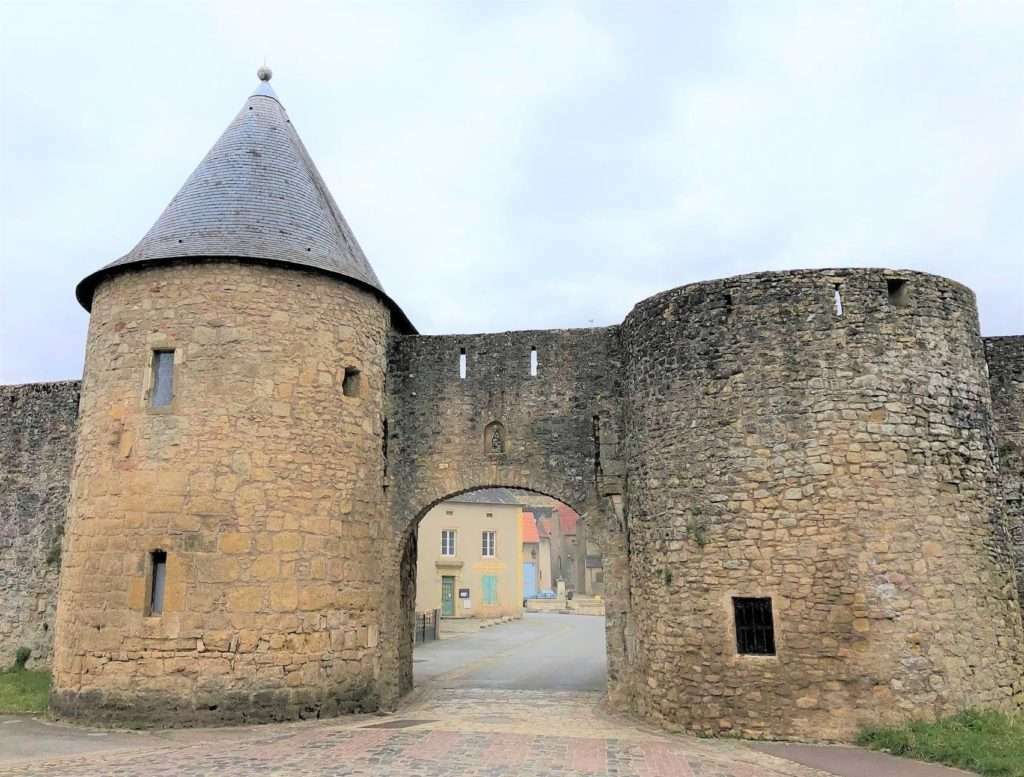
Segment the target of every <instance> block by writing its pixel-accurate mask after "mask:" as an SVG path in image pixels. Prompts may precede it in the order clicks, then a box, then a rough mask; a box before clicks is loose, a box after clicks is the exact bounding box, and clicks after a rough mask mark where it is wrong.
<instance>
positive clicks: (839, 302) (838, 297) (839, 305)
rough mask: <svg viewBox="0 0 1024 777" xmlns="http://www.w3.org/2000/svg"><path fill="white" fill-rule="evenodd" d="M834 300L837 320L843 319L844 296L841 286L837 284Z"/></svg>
mask: <svg viewBox="0 0 1024 777" xmlns="http://www.w3.org/2000/svg"><path fill="white" fill-rule="evenodd" d="M832 299H833V301H834V302H835V306H836V318H842V317H843V295H842V293H841V292H840V289H839V284H838V283H837V284H836V287H835V289H834V290H833V292H832Z"/></svg>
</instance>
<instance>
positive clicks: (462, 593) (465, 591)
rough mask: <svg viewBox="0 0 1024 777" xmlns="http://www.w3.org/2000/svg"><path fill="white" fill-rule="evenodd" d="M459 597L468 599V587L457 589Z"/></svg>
mask: <svg viewBox="0 0 1024 777" xmlns="http://www.w3.org/2000/svg"><path fill="white" fill-rule="evenodd" d="M459 598H460V599H468V598H469V589H468V588H460V589H459Z"/></svg>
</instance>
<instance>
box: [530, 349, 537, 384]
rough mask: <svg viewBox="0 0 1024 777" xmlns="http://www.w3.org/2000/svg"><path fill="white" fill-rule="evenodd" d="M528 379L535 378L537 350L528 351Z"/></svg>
mask: <svg viewBox="0 0 1024 777" xmlns="http://www.w3.org/2000/svg"><path fill="white" fill-rule="evenodd" d="M530 377H531V378H535V377H537V349H536V348H531V349H530Z"/></svg>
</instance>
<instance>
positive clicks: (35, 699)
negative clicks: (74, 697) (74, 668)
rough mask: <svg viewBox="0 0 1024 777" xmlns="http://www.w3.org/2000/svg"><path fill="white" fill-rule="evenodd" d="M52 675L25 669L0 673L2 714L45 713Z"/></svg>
mask: <svg viewBox="0 0 1024 777" xmlns="http://www.w3.org/2000/svg"><path fill="white" fill-rule="evenodd" d="M49 693H50V673H49V672H47V671H43V670H39V671H36V670H31V669H23V670H21V671H18V670H13V669H12V670H8V671H5V672H0V712H45V711H46V698H47V696H48V695H49Z"/></svg>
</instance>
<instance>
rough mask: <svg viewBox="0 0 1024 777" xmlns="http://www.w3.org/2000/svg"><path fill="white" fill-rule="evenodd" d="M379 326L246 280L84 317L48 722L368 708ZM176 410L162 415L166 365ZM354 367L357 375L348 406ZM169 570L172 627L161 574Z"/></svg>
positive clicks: (247, 274)
mask: <svg viewBox="0 0 1024 777" xmlns="http://www.w3.org/2000/svg"><path fill="white" fill-rule="evenodd" d="M388 331H389V312H388V309H387V307H386V306H385V305H384V304H383V303H382V302H381V301H380V300H379V298H378V297H377V296H375V295H374V294H372V293H371V292H366V291H363V290H361V289H358V288H356V287H355V286H353V285H351V284H347V283H344V282H338V281H337V280H335V279H332V278H330V277H329V276H326V275H323V274H318V273H313V272H307V271H301V270H299V271H296V270H291V269H285V268H276V267H263V266H255V265H252V264H242V263H238V262H216V263H213V262H210V263H199V264H192V265H188V266H175V267H157V268H152V269H144V270H134V271H132V270H129V271H127V272H122V273H121V274H118V275H117V276H115V277H113V278H111V279H108V280H106V281H104V282H103V283H102V284H101V285H100V286H99V287H98V289H97V291H96V295H95V298H94V301H93V311H92V318H91V321H90V329H89V339H88V346H87V353H86V364H85V376H84V381H83V386H82V404H81V420H80V425H79V435H78V446H77V452H76V459H75V477H74V481H73V485H72V492H73V494H72V499H71V507H70V512H69V515H68V523H67V530H66V539H65V545H64V559H63V566H62V571H61V581H60V597H59V598H60V603H59V606H58V612H57V642H56V649H55V656H54V664H53V669H54V690H53V695H52V708H53V710H54V711H55V712H56V713H57V714H58V715H61V716H67V717H76V718H77V717H82V718H87V719H89V720H94V721H95V720H101V721H110V722H119V723H130V724H146V723H157V722H159V723H161V724H167V723H171V724H180V723H189V724H193V723H206V722H224V721H240V720H279V719H289V718H297V717H308V716H316V715H331V714H336V713H338V712H339V711H346V710H354V709H363V710H366V709H376V708H377V706H378V704H379V698H378V693H377V688H376V682H377V675H378V673H379V666H380V661H379V657H378V654H379V652H380V651H379V649H378V648H376V647H370V646H369V641H368V639H367V636H366V635H367V634H368V633H369V631H370V629H376V628H377V626H378V615H377V611H378V607H377V604H376V603H377V602H378V601H379V600H380V598H381V585H382V581H381V578H380V575H379V569H380V565H379V562H378V559H380V557H381V553H380V551H379V550H378V548H379V538H381V537H382V536H383V535H384V533H385V532H386V518H385V513H384V503H383V484H382V477H383V460H382V445H381V411H382V404H383V391H384V373H385V367H386V336H387V333H388ZM167 348H173V349H174V351H175V368H174V398H173V401H172V404H171V405H170V406H169V407H164V408H153V407H150V405H149V403H148V399H147V389H148V387H149V385H150V380H151V378H150V375H149V372H150V363H151V360H152V352H153V350H154V349H167ZM346 367H355V368H357V369H359V370H360V371H361V377H362V388H363V391H362V392H361V394H360V396H358V397H353V396H345V395H343V392H342V388H341V380H342V377H343V375H344V371H345V368H346ZM156 549H160V550H164V551H166V553H167V583H166V601H165V607H164V612H163V614H162V615H160V616H159V617H148V616H147V575H148V558H149V554H150V552H151V551H153V550H156Z"/></svg>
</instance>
